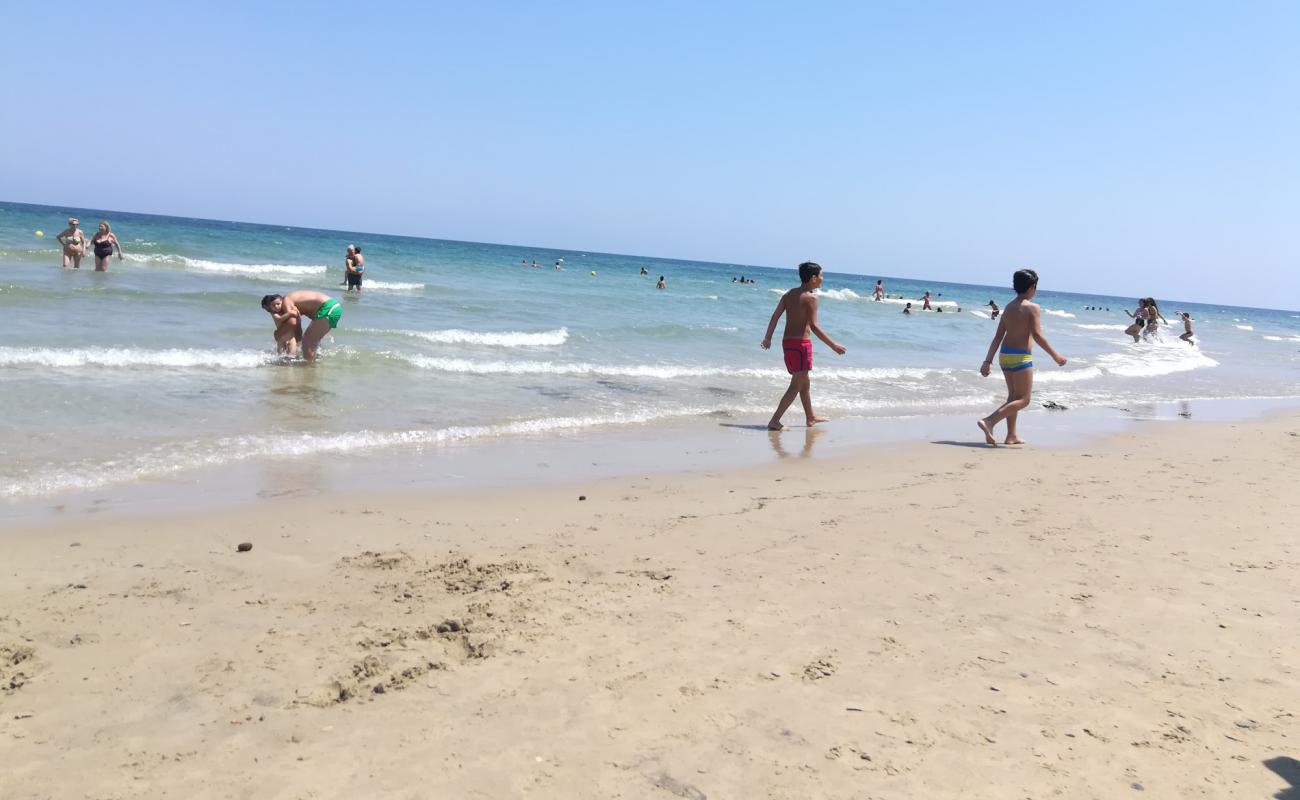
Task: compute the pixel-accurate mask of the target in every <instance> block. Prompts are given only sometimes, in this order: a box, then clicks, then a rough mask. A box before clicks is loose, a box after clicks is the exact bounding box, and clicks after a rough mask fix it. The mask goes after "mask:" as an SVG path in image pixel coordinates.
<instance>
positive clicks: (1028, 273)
mask: <svg viewBox="0 0 1300 800" xmlns="http://www.w3.org/2000/svg"><path fill="white" fill-rule="evenodd" d="M1037 285H1038V273H1037V272H1034V271H1033V270H1032V269H1018V270H1016V274H1015V275H1012V276H1011V286H1012V288H1014V289H1015V290H1016V294H1024V293H1025V292H1027V291H1029V290H1030V289H1032V288H1034V287H1035V286H1037Z"/></svg>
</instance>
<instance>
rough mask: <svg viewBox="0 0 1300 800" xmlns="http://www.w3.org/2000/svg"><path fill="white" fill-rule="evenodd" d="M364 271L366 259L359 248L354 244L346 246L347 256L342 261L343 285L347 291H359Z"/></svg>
mask: <svg viewBox="0 0 1300 800" xmlns="http://www.w3.org/2000/svg"><path fill="white" fill-rule="evenodd" d="M365 271H366V257H365V256H363V255H361V248H360V247H358V246H357V245H355V244H350V245H348V254H347V256H346V257H345V258H344V259H343V283H344V284H346V285H347V287H348V291H349V292H350V291H352V290H353V289H356V290H357V291H358V292H360V291H361V278H362V276H363V273H364V272H365Z"/></svg>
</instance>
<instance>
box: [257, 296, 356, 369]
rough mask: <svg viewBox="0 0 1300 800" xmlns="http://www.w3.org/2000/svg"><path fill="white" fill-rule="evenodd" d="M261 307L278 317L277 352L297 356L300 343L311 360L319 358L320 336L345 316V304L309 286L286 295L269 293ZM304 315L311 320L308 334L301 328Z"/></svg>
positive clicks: (276, 325) (304, 354)
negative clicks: (317, 356)
mask: <svg viewBox="0 0 1300 800" xmlns="http://www.w3.org/2000/svg"><path fill="white" fill-rule="evenodd" d="M262 310H263V311H265V312H267V313H268V314H270V315H271V318H272V319H273V320H275V343H276V349H277V351H278V352H281V353H286V354H288V355H294V354H295V353H296V352H297V350H298V347H299V345H301V347H302V355H303V358H305V359H307V360H308V361H315V360H316V353H317V351H318V350H319V349H320V341H321V339H324V338H325V334H327V333H329V332H330V331H332V330H334V329H335V328H337V327H338V326H339V318H340V317H342V316H343V306H342V305H340V304H339V301H338V300H335V299H334V298H333V297H330V296H329V295H327V294H325V293H324V292H315V291H312V290H310V289H299V290H297V291H293V292H289V293H288V294H286V295H278V294H268V295H266V296H265V297H263V298H262ZM303 316H306V317H308V318H309V319H310V320H311V324H310V325H309V326H308V327H307V331H306V333H304V332H303V330H302V318H303Z"/></svg>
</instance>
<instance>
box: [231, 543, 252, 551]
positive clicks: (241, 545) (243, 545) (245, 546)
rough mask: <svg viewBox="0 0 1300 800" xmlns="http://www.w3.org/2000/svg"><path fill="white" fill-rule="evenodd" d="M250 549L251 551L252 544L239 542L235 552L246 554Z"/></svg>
mask: <svg viewBox="0 0 1300 800" xmlns="http://www.w3.org/2000/svg"><path fill="white" fill-rule="evenodd" d="M252 549H253V543H252V542H240V543H239V546H238V547H236V548H235V550H236V551H237V552H240V553H247V552H248V551H249V550H252Z"/></svg>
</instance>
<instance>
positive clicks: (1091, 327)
mask: <svg viewBox="0 0 1300 800" xmlns="http://www.w3.org/2000/svg"><path fill="white" fill-rule="evenodd" d="M1074 327H1076V328H1083V329H1084V330H1085V331H1122V330H1126V329H1127V328H1128V326H1127V325H1114V324H1105V325H1103V324H1101V323H1093V322H1076V323H1074Z"/></svg>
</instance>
